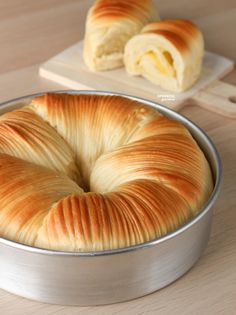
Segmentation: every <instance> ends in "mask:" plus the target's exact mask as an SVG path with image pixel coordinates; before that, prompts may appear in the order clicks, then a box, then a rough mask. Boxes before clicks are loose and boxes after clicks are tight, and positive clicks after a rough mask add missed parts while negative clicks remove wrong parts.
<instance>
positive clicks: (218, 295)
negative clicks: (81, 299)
mask: <svg viewBox="0 0 236 315" xmlns="http://www.w3.org/2000/svg"><path fill="white" fill-rule="evenodd" d="M156 2H158V7H159V11H160V14H161V16H162V17H184V18H191V19H194V20H195V21H196V22H197V24H198V25H199V26H200V27H201V29H202V30H203V32H204V36H205V39H206V46H207V49H209V50H211V51H213V52H216V53H219V54H222V55H224V56H226V57H229V58H231V59H234V60H235V61H236V40H235V31H236V2H235V0H231V1H230V0H224V1H221V0H219V1H213V0H199V1H197V0H193V1H187V0H179V1H173V0H159V1H156ZM90 4H91V1H86V0H81V1H79V0H76V1H75V0H40V1H32V0H31V1H30V0H10V1H4V0H0V47H1V49H0V101H1V102H2V101H5V100H8V99H11V98H14V97H19V96H22V95H25V94H30V93H32V92H38V91H46V90H58V89H61V88H63V87H62V86H59V85H57V84H54V83H52V82H49V81H47V80H45V79H42V78H39V76H38V74H37V71H38V64H39V63H40V62H43V61H44V60H46V59H48V58H49V57H51V56H53V55H55V53H57V52H59V51H61V50H63V49H65V48H66V47H68V46H70V45H72V44H73V43H75V42H76V41H77V40H79V39H81V38H82V35H83V31H84V26H83V25H84V20H85V14H86V11H87V9H88V7H89V6H90ZM225 80H226V81H227V82H229V83H231V84H235V85H236V72H235V71H234V72H233V73H232V74H231V75H229V76H227V78H226V79H225ZM235 106H236V105H235ZM181 113H183V114H184V115H186V116H187V117H189V118H190V119H191V120H193V121H194V122H195V123H197V124H198V125H199V126H200V127H201V128H203V129H204V130H205V131H206V132H207V134H208V135H209V136H210V137H211V138H212V140H213V141H214V143H215V144H216V146H217V148H218V150H219V152H220V155H221V158H222V161H223V171H224V178H223V185H222V190H221V194H220V196H219V198H218V201H217V203H216V205H215V210H214V211H215V213H214V219H213V228H212V233H211V238H210V242H209V245H208V247H207V249H206V251H205V253H204V254H203V256H202V257H201V259H200V260H199V261H198V263H197V264H196V265H195V266H194V268H192V269H191V270H190V271H189V272H188V273H187V274H186V275H184V276H183V277H182V278H181V279H179V280H178V281H176V282H174V283H173V284H171V285H169V286H168V287H166V288H164V289H162V290H160V291H158V292H156V293H154V294H150V295H148V296H145V297H143V298H139V299H136V300H133V301H129V302H125V303H120V304H113V305H107V306H99V307H66V306H58V305H48V304H43V303H38V302H34V301H30V300H26V299H24V298H21V297H18V296H14V295H12V294H10V293H7V292H5V291H3V290H0V314H1V315H11V314H12V315H13V314H14V315H29V314H35V315H38V314H40V315H49V314H58V315H75V314H88V315H89V314H95V315H106V314H116V315H118V314H124V315H126V314H127V315H128V314H135V315H141V314H148V315H152V314H153V315H154V314H161V315H169V314H171V315H177V314H181V315H189V314H191V315H198V314H199V315H205V314H207V315H213V314H214V315H215V314H223V315H234V314H236V210H235V208H236V162H235V161H236V123H235V120H231V119H227V118H223V117H220V116H219V115H217V114H213V113H210V112H207V111H205V110H203V109H201V108H199V107H194V106H192V105H191V104H187V106H186V107H185V108H184V109H183V110H181ZM0 259H1V257H0ZM0 281H1V279H0Z"/></svg>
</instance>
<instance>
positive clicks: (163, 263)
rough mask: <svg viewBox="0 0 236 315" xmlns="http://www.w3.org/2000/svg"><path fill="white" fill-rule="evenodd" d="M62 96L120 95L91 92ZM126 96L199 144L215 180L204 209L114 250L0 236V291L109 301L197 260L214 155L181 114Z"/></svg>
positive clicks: (167, 279)
mask: <svg viewBox="0 0 236 315" xmlns="http://www.w3.org/2000/svg"><path fill="white" fill-rule="evenodd" d="M59 92H62V91H59ZM66 92H70V93H74V94H79V93H83V94H85V93H86V94H95V93H96V94H100V95H101V94H109V95H121V94H118V93H110V92H108V93H106V92H94V91H66ZM39 94H42V93H39ZM39 94H37V95H39ZM33 96H35V95H30V96H27V97H24V98H19V99H16V100H13V101H10V102H6V103H4V104H2V105H1V107H0V113H3V112H5V111H9V110H12V109H13V108H16V107H20V106H22V103H23V104H24V103H27V102H29V100H30V99H31V97H33ZM126 97H130V98H132V99H136V100H141V101H142V102H143V103H145V104H147V105H149V106H152V107H154V108H157V109H158V110H159V111H161V112H162V113H163V114H165V115H167V116H169V117H172V118H173V119H176V120H178V121H180V122H181V123H183V124H185V125H186V127H187V128H188V129H189V131H190V132H191V133H192V135H193V136H194V138H195V139H196V141H197V142H198V143H199V145H200V146H201V148H202V150H203V151H204V153H205V154H206V156H207V158H208V161H209V163H210V165H211V168H212V172H213V175H214V180H215V187H214V191H213V193H212V195H211V197H210V199H209V200H208V202H207V204H206V205H205V207H204V209H202V210H201V212H200V213H199V214H198V215H197V216H196V217H195V218H194V219H193V220H192V221H190V222H189V223H188V224H186V225H184V226H183V227H181V228H179V229H178V230H176V231H175V232H173V233H171V234H169V235H166V236H165V237H162V238H160V239H157V240H154V241H151V242H147V243H144V244H140V245H136V246H132V247H128V248H123V249H119V250H110V251H102V252H90V253H68V252H59V251H49V250H44V249H40V248H35V247H30V246H26V245H22V244H19V243H15V242H12V241H8V240H6V239H3V238H0V287H1V288H3V289H5V290H7V291H9V292H12V293H15V294H18V295H21V296H24V297H27V298H30V299H34V300H39V301H43V302H48V303H57V304H64V305H66V304H68V305H99V304H108V303H115V302H121V301H125V300H129V299H133V298H137V297H139V296H143V295H145V294H148V293H151V292H153V291H156V290H158V289H160V288H162V287H164V286H166V285H167V284H169V283H171V282H173V281H174V280H176V279H177V278H179V277H180V276H181V275H183V274H184V273H185V272H186V271H187V270H188V269H189V268H191V267H192V266H193V264H194V263H195V262H196V261H197V260H198V258H199V257H200V255H201V253H202V251H203V250H204V248H205V247H206V245H207V242H208V239H209V234H210V228H211V221H212V212H213V208H212V206H213V204H214V202H215V200H216V197H217V195H218V193H219V189H220V182H221V163H220V159H219V156H218V153H217V151H216V149H215V147H214V145H213V144H212V142H211V140H210V139H209V138H208V137H207V136H206V134H205V133H204V132H203V131H202V130H201V129H199V128H198V127H197V126H196V125H195V124H193V123H192V122H191V121H189V120H188V119H186V118H185V117H183V116H182V115H180V114H178V113H176V112H174V111H172V110H170V109H168V108H165V107H163V106H161V105H158V104H156V103H154V102H151V101H147V100H142V99H140V98H136V97H131V96H126Z"/></svg>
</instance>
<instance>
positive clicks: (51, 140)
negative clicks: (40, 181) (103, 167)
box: [0, 108, 79, 180]
mask: <svg viewBox="0 0 236 315" xmlns="http://www.w3.org/2000/svg"><path fill="white" fill-rule="evenodd" d="M0 152H2V153H7V154H10V155H12V156H15V157H19V158H21V159H24V160H26V161H29V162H33V163H36V164H38V165H42V166H45V167H48V168H49V169H53V170H56V171H59V172H62V173H65V174H67V175H68V176H69V177H71V178H72V179H74V180H78V179H79V172H78V169H77V166H76V163H75V154H74V153H73V152H72V150H71V148H70V147H69V146H68V144H67V143H66V142H65V141H64V140H63V139H62V138H61V137H60V136H59V135H58V133H57V132H56V131H55V129H54V128H52V127H51V126H49V125H48V124H47V123H46V122H45V121H44V120H43V119H42V118H41V117H39V116H38V115H36V114H35V113H34V112H33V111H32V110H30V109H26V108H25V109H19V110H15V111H12V112H8V113H6V114H4V115H2V116H0Z"/></svg>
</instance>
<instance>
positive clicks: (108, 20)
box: [83, 0, 159, 71]
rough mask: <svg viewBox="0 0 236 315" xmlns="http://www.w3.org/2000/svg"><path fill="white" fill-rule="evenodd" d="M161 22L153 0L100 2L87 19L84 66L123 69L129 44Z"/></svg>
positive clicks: (98, 1)
mask: <svg viewBox="0 0 236 315" xmlns="http://www.w3.org/2000/svg"><path fill="white" fill-rule="evenodd" d="M158 19H159V17H158V14H157V11H156V8H154V5H153V3H152V1H151V0H130V1H126V0H109V1H107V0H97V1H96V2H95V4H94V5H93V6H92V7H91V9H90V10H89V12H88V16H87V20H86V30H85V38H84V53H83V55H84V60H85V63H86V64H87V65H88V67H89V68H90V69H91V70H94V71H104V70H109V69H114V68H118V67H121V66H123V52H124V47H125V44H126V42H127V41H128V40H129V39H130V38H131V37H132V36H134V35H135V34H138V33H139V32H140V30H141V29H142V27H143V26H144V25H145V24H147V23H149V22H152V21H155V20H158Z"/></svg>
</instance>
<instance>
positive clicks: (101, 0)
mask: <svg viewBox="0 0 236 315" xmlns="http://www.w3.org/2000/svg"><path fill="white" fill-rule="evenodd" d="M150 3H151V1H150V0H129V1H126V0H97V1H96V2H95V4H94V6H93V7H92V12H91V17H93V18H95V19H101V18H103V19H112V20H115V19H120V18H127V17H128V18H135V15H138V16H139V18H140V17H141V16H142V15H144V16H145V14H147V10H148V8H149V7H150Z"/></svg>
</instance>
